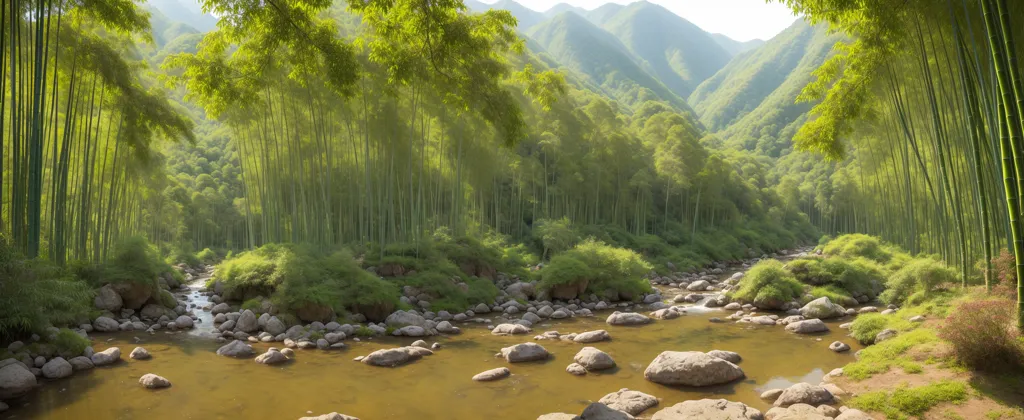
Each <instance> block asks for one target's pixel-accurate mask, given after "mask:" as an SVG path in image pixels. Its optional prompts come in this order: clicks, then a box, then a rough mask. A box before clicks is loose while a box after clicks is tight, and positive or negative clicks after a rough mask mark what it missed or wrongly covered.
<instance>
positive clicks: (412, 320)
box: [384, 311, 427, 328]
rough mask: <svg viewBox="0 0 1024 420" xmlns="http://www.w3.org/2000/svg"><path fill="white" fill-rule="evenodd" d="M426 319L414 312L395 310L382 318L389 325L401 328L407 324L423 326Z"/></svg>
mask: <svg viewBox="0 0 1024 420" xmlns="http://www.w3.org/2000/svg"><path fill="white" fill-rule="evenodd" d="M426 322H427V320H426V319H424V318H423V317H422V316H420V315H419V314H417V313H415V312H405V311H395V312H394V313H392V314H391V315H389V316H388V317H387V319H386V320H384V323H385V324H387V326H389V327H394V328H402V327H407V326H417V327H423V326H424V325H426Z"/></svg>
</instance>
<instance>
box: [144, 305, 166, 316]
mask: <svg viewBox="0 0 1024 420" xmlns="http://www.w3.org/2000/svg"><path fill="white" fill-rule="evenodd" d="M165 314H167V308H165V307H164V306H163V305H158V304H155V303H150V304H148V305H146V306H143V307H142V311H141V315H142V318H144V319H160V317H161V316H164V315H165Z"/></svg>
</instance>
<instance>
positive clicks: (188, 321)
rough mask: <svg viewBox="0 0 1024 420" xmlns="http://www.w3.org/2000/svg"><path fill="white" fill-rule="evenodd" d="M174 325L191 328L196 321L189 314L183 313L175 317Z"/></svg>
mask: <svg viewBox="0 0 1024 420" xmlns="http://www.w3.org/2000/svg"><path fill="white" fill-rule="evenodd" d="M174 325H175V326H176V328H181V329H185V330H187V329H191V328H192V326H193V325H195V321H192V318H191V317H189V316H188V315H181V316H179V317H177V318H175V319H174Z"/></svg>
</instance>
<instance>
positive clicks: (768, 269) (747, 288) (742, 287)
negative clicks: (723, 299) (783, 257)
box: [730, 260, 804, 309]
mask: <svg viewBox="0 0 1024 420" xmlns="http://www.w3.org/2000/svg"><path fill="white" fill-rule="evenodd" d="M803 291H804V287H803V285H802V284H800V282H799V281H797V280H796V278H795V277H794V276H793V274H791V273H790V272H789V271H787V270H786V269H785V268H784V267H783V266H782V263H781V262H779V261H778V260H761V261H759V262H758V263H757V264H755V265H754V266H753V267H751V268H750V271H748V272H747V274H745V275H744V276H743V279H741V280H740V282H739V288H737V289H736V290H735V291H733V292H731V293H730V297H731V298H733V299H734V300H739V301H742V302H750V303H753V304H754V305H757V306H759V307H764V308H775V309H778V308H781V307H782V305H783V304H785V303H788V302H790V301H793V300H797V299H799V298H800V297H801V296H802V295H803Z"/></svg>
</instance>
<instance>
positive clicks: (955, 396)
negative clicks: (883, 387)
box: [850, 381, 970, 420]
mask: <svg viewBox="0 0 1024 420" xmlns="http://www.w3.org/2000/svg"><path fill="white" fill-rule="evenodd" d="M969 395H970V394H969V393H968V387H967V385H966V384H964V383H963V382H954V381H940V382H935V383H931V384H928V385H923V386H919V387H913V388H910V387H906V386H902V387H899V388H896V389H895V390H893V391H892V392H889V391H874V392H867V393H863V394H860V395H857V396H856V397H854V398H853V399H852V400H851V401H850V405H852V406H854V407H856V408H859V409H861V410H867V411H876V412H880V413H884V414H885V416H886V418H889V419H894V420H897V419H906V418H911V417H919V416H921V415H922V414H924V413H925V412H927V411H928V410H930V409H931V408H932V407H935V406H937V405H939V404H943V403H952V404H961V403H963V402H964V401H967V397H968V396H969Z"/></svg>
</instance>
